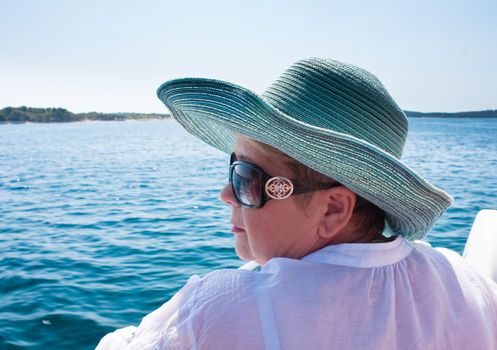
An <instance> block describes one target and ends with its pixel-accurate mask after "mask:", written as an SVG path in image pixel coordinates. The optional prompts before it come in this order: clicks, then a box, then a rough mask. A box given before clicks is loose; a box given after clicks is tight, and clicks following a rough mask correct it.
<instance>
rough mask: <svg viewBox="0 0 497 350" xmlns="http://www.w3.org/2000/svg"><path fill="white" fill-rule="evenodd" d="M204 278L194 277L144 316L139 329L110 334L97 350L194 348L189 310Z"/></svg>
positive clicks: (104, 338)
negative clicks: (197, 288) (166, 300)
mask: <svg viewBox="0 0 497 350" xmlns="http://www.w3.org/2000/svg"><path fill="white" fill-rule="evenodd" d="M200 281H201V278H200V277H199V276H196V275H195V276H192V277H190V279H189V280H188V282H187V283H186V284H185V285H184V286H183V288H181V290H180V291H178V292H177V293H176V294H175V295H174V296H173V297H172V298H171V299H170V300H169V301H168V302H166V303H165V304H163V305H162V306H161V307H159V308H158V309H157V310H155V311H153V312H151V313H150V314H148V315H147V316H145V317H144V318H143V320H142V322H141V323H140V325H139V326H138V327H133V326H129V327H125V328H121V329H118V330H116V331H114V332H112V333H109V334H107V335H106V336H105V337H103V338H102V340H101V341H100V343H99V344H98V345H97V347H96V350H116V349H149V348H150V349H152V348H156V347H159V348H161V349H195V347H196V346H195V339H194V337H193V332H192V331H191V329H192V327H191V324H190V317H189V311H188V310H189V309H190V306H191V304H192V302H193V301H192V300H193V299H194V295H195V290H196V287H197V286H198V284H199V282H200Z"/></svg>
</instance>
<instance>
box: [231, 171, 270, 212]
mask: <svg viewBox="0 0 497 350" xmlns="http://www.w3.org/2000/svg"><path fill="white" fill-rule="evenodd" d="M232 172H233V173H232V179H231V181H232V185H233V192H234V193H235V197H236V199H237V200H238V201H239V202H240V204H243V205H245V206H249V207H258V206H259V205H260V203H261V193H262V191H261V188H262V174H261V173H260V171H258V169H256V168H254V167H252V166H250V165H249V164H243V163H242V164H235V165H234V166H233V170H232Z"/></svg>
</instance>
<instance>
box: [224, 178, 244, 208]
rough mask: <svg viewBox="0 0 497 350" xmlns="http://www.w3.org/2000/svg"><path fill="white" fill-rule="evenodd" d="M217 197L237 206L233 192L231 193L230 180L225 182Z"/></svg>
mask: <svg viewBox="0 0 497 350" xmlns="http://www.w3.org/2000/svg"><path fill="white" fill-rule="evenodd" d="M219 199H221V200H222V201H223V202H224V203H226V204H229V205H231V206H233V207H239V206H240V204H238V202H237V200H236V198H235V194H234V193H233V187H232V186H231V183H230V182H227V183H226V185H224V187H223V188H222V189H221V193H219Z"/></svg>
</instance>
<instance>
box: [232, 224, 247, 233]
mask: <svg viewBox="0 0 497 350" xmlns="http://www.w3.org/2000/svg"><path fill="white" fill-rule="evenodd" d="M231 232H233V233H242V232H245V230H244V229H243V228H241V227H239V226H236V225H233V226H232V227H231Z"/></svg>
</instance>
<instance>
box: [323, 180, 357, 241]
mask: <svg viewBox="0 0 497 350" xmlns="http://www.w3.org/2000/svg"><path fill="white" fill-rule="evenodd" d="M320 194H321V195H323V197H322V201H323V202H322V209H323V210H322V213H323V214H322V217H321V222H320V225H319V230H318V235H319V236H320V237H321V238H323V239H327V240H330V239H332V240H333V241H335V238H338V239H339V240H340V241H341V240H342V239H344V238H345V237H344V235H347V234H349V233H350V232H349V231H351V230H350V229H351V228H352V226H353V225H352V223H351V218H352V214H353V212H354V207H355V203H356V199H357V197H356V194H355V193H354V192H352V191H351V190H349V189H348V188H347V187H345V186H339V187H333V188H330V189H328V190H325V191H322V192H321V193H320Z"/></svg>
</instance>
